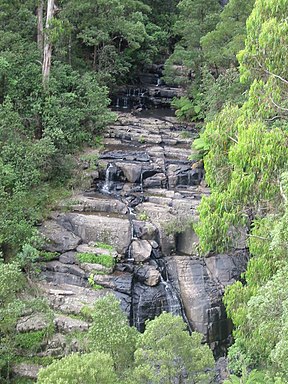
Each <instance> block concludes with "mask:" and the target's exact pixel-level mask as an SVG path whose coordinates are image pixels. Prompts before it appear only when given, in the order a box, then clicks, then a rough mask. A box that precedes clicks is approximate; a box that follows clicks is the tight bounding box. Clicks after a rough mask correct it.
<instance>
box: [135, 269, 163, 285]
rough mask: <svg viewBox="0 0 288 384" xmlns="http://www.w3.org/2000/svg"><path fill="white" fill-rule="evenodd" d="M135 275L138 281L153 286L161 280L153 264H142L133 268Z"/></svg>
mask: <svg viewBox="0 0 288 384" xmlns="http://www.w3.org/2000/svg"><path fill="white" fill-rule="evenodd" d="M135 277H136V278H137V280H138V281H140V282H142V283H144V284H146V285H149V286H150V287H154V286H155V285H157V284H158V283H159V281H160V280H161V274H160V272H159V271H158V270H157V268H156V267H155V266H153V265H143V266H141V267H138V268H135Z"/></svg>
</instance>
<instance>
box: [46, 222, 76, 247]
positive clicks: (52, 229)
mask: <svg viewBox="0 0 288 384" xmlns="http://www.w3.org/2000/svg"><path fill="white" fill-rule="evenodd" d="M40 233H41V234H42V235H43V236H44V239H45V240H47V241H45V244H44V246H43V248H44V249H45V251H49V252H61V253H63V252H66V251H71V250H73V249H76V248H77V245H78V244H80V242H81V239H80V237H79V236H77V235H75V234H74V233H72V232H70V231H69V230H67V229H65V228H63V227H62V226H61V225H59V224H57V223H56V222H55V221H52V220H50V221H45V222H44V223H43V224H42V226H41V228H40Z"/></svg>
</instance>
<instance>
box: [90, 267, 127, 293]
mask: <svg viewBox="0 0 288 384" xmlns="http://www.w3.org/2000/svg"><path fill="white" fill-rule="evenodd" d="M94 281H95V283H96V284H99V285H101V286H103V287H105V288H110V289H113V290H114V291H117V292H121V293H124V294H128V295H131V287H132V274H130V273H127V272H115V273H114V274H113V275H97V274H95V275H94Z"/></svg>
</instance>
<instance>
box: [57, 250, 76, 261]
mask: <svg viewBox="0 0 288 384" xmlns="http://www.w3.org/2000/svg"><path fill="white" fill-rule="evenodd" d="M75 254H76V253H75V252H65V253H62V255H60V257H59V261H60V262H61V263H62V264H75V263H76V262H77V260H76V258H75Z"/></svg>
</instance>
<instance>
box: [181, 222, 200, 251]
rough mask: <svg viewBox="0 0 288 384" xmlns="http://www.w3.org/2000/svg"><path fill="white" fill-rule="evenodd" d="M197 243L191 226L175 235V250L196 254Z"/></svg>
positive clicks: (197, 240)
mask: <svg viewBox="0 0 288 384" xmlns="http://www.w3.org/2000/svg"><path fill="white" fill-rule="evenodd" d="M198 244H199V239H198V237H197V235H196V234H195V232H194V231H193V229H192V228H187V229H185V231H184V232H182V233H179V234H178V235H177V237H176V248H177V252H181V253H184V254H186V255H196V254H197V245H198Z"/></svg>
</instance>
